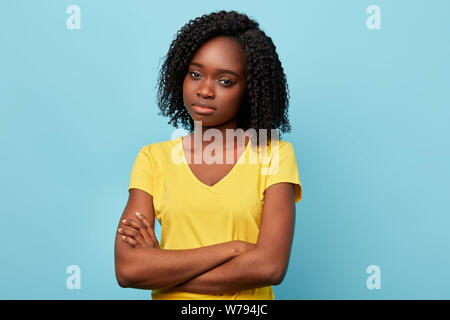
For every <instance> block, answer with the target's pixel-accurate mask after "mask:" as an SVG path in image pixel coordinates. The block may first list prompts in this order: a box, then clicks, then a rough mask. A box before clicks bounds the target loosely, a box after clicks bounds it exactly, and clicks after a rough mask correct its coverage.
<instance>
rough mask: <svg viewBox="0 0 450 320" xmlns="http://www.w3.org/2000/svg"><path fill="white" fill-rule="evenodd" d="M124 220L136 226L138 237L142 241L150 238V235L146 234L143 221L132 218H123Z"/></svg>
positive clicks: (129, 224)
mask: <svg viewBox="0 0 450 320" xmlns="http://www.w3.org/2000/svg"><path fill="white" fill-rule="evenodd" d="M122 222H123V224H125V225H127V226H130V227H132V228H134V229H135V230H136V231H137V232H138V235H137V238H139V239H140V240H141V241H145V240H148V239H149V236H148V235H147V234H146V232H147V231H146V230H145V227H144V225H143V224H142V223H141V222H139V221H136V220H134V219H131V218H129V219H124V220H122Z"/></svg>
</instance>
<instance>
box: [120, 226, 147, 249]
mask: <svg viewBox="0 0 450 320" xmlns="http://www.w3.org/2000/svg"><path fill="white" fill-rule="evenodd" d="M117 231H118V232H119V233H120V234H122V235H125V236H127V237H129V238H132V239H133V240H134V241H135V242H136V243H137V244H138V245H139V246H142V243H143V241H144V240H143V239H142V237H140V234H139V232H138V231H136V230H134V229H133V228H119V229H118V230H117Z"/></svg>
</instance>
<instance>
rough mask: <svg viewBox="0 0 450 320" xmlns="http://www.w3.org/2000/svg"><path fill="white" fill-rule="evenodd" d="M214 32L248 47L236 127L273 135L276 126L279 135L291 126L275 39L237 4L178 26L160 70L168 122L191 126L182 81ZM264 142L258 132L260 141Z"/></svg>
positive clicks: (160, 98)
mask: <svg viewBox="0 0 450 320" xmlns="http://www.w3.org/2000/svg"><path fill="white" fill-rule="evenodd" d="M216 36H229V37H232V38H233V39H235V40H237V41H238V43H239V44H240V45H241V46H242V48H243V50H244V53H245V63H246V76H247V79H246V83H247V85H246V88H245V93H244V96H243V98H242V102H241V105H240V108H239V112H238V115H237V126H238V128H241V129H243V130H244V131H246V130H247V129H250V128H253V129H254V130H255V131H256V132H261V129H266V130H267V131H262V132H266V138H268V139H269V140H270V139H272V135H271V132H272V130H274V129H275V130H276V132H277V136H278V137H279V136H280V133H279V131H281V132H290V130H291V127H290V124H289V119H288V105H289V89H288V87H287V81H286V76H285V74H284V70H283V67H282V66H281V62H280V60H279V58H278V54H277V52H276V48H275V45H274V44H273V42H272V39H271V38H270V37H269V36H267V35H266V34H265V33H264V31H262V30H261V29H260V28H259V24H258V22H256V21H255V20H252V19H250V18H249V17H248V16H247V15H245V14H242V13H238V12H236V11H234V10H233V11H224V10H221V11H218V12H212V13H210V14H208V15H202V16H200V17H197V18H195V19H194V20H190V21H189V22H188V23H187V24H185V25H184V26H183V27H182V28H181V29H180V30H179V31H178V32H177V34H176V35H175V39H174V40H173V41H172V43H171V45H170V48H169V50H168V52H167V54H166V56H165V57H164V63H163V65H162V67H161V70H160V72H159V75H158V84H157V86H158V97H157V103H158V107H159V109H160V110H161V112H160V113H158V114H159V115H163V116H168V117H169V118H170V121H169V122H168V123H169V124H170V125H172V126H175V127H178V123H181V124H182V126H183V128H184V129H186V130H188V131H189V132H191V133H192V132H193V130H194V121H193V119H192V118H191V116H190V115H189V113H188V112H187V110H186V108H185V106H184V103H183V81H184V78H185V76H186V73H187V72H188V70H189V69H188V68H189V64H190V62H191V60H192V58H193V57H194V55H195V53H196V51H197V50H198V49H199V48H200V47H201V46H202V44H203V43H205V42H207V41H208V40H210V39H211V38H213V37H216ZM257 136H258V135H257ZM251 138H253V139H254V138H255V137H251ZM263 140H265V139H264V138H263ZM260 143H262V142H260V140H259V139H258V137H256V144H258V145H259V144H260Z"/></svg>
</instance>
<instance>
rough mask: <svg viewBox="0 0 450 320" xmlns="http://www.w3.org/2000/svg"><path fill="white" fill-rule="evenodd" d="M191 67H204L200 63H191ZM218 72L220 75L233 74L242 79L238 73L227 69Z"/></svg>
mask: <svg viewBox="0 0 450 320" xmlns="http://www.w3.org/2000/svg"><path fill="white" fill-rule="evenodd" d="M190 65H194V66H198V67H200V68H202V67H203V65H202V64H201V63H198V62H191V63H190ZM217 71H218V72H219V73H231V74H234V75H235V76H236V77H238V78H239V79H240V78H241V77H240V76H239V75H238V74H237V73H236V72H234V71H231V70H227V69H217Z"/></svg>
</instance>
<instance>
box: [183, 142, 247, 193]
mask: <svg viewBox="0 0 450 320" xmlns="http://www.w3.org/2000/svg"><path fill="white" fill-rule="evenodd" d="M178 139H179V143H180V144H181V154H182V159H183V164H184V165H185V167H186V169H187V171H188V173H189V175H190V176H191V177H192V178H193V180H195V181H196V182H197V183H198V184H200V185H202V186H203V187H205V188H207V189H209V190H214V189H216V188H217V187H219V186H220V185H221V184H222V183H223V182H224V180H227V179H229V177H230V176H231V174H232V173H233V172H234V171H235V170H236V167H237V165H238V164H240V162H241V161H242V158H243V157H245V155H246V154H247V150H248V148H249V147H250V143H251V139H249V141H248V143H247V145H246V146H245V149H244V152H242V154H241V155H240V156H239V159H238V161H237V162H236V163H235V164H234V165H233V167H232V168H231V170H230V171H229V172H228V173H227V174H226V175H225V176H224V177H223V178H222V179H220V180H219V181H217V182H216V183H215V184H213V185H212V186H210V185H208V184H206V183H204V182H202V181H200V180H199V179H198V178H197V176H196V175H195V174H194V172H193V171H192V169H191V167H190V166H189V163H188V161H187V158H186V155H185V153H184V146H183V136H180V137H179V138H178ZM244 159H245V158H244Z"/></svg>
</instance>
